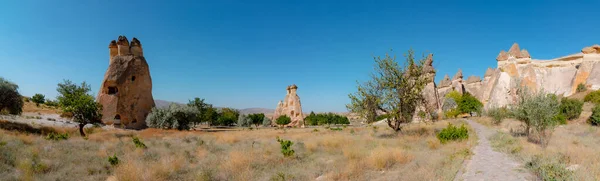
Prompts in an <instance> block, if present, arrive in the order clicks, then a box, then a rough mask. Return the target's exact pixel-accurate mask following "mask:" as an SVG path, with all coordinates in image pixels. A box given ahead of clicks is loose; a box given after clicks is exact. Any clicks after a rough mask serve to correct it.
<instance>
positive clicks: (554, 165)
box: [525, 155, 573, 180]
mask: <svg viewBox="0 0 600 181" xmlns="http://www.w3.org/2000/svg"><path fill="white" fill-rule="evenodd" d="M565 163H566V160H565V159H564V158H562V157H542V156H540V155H536V156H534V157H533V158H532V159H531V161H529V162H527V163H526V164H525V165H526V167H527V168H529V169H531V170H533V172H534V173H536V175H537V176H539V177H540V178H541V179H542V180H573V178H572V176H573V172H572V171H570V170H567V168H566V165H565Z"/></svg>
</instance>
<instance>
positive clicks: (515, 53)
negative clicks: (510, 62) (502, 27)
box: [508, 43, 522, 58]
mask: <svg viewBox="0 0 600 181" xmlns="http://www.w3.org/2000/svg"><path fill="white" fill-rule="evenodd" d="M508 55H509V57H510V56H512V57H515V58H522V56H521V49H520V48H519V44H517V43H514V44H513V45H512V46H511V47H510V49H509V50H508Z"/></svg>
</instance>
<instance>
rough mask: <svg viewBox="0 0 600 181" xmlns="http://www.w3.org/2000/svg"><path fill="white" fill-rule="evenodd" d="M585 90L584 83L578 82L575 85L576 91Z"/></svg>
mask: <svg viewBox="0 0 600 181" xmlns="http://www.w3.org/2000/svg"><path fill="white" fill-rule="evenodd" d="M585 91H587V87H585V84H583V83H579V84H578V85H577V92H585Z"/></svg>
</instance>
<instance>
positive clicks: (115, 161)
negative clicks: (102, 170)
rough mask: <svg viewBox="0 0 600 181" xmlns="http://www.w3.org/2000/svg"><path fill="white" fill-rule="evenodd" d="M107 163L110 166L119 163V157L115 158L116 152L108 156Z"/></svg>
mask: <svg viewBox="0 0 600 181" xmlns="http://www.w3.org/2000/svg"><path fill="white" fill-rule="evenodd" d="M108 163H110V165H112V166H116V165H118V164H119V158H117V154H114V155H113V156H109V157H108Z"/></svg>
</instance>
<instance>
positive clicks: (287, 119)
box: [275, 115, 292, 126]
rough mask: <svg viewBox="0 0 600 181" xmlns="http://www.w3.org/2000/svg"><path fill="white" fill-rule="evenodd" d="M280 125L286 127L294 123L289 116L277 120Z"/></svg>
mask: <svg viewBox="0 0 600 181" xmlns="http://www.w3.org/2000/svg"><path fill="white" fill-rule="evenodd" d="M275 122H276V123H277V124H278V125H281V126H283V125H286V124H290V123H291V122H292V119H291V118H290V117H288V116H287V115H281V116H279V117H278V118H277V120H276V121H275Z"/></svg>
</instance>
